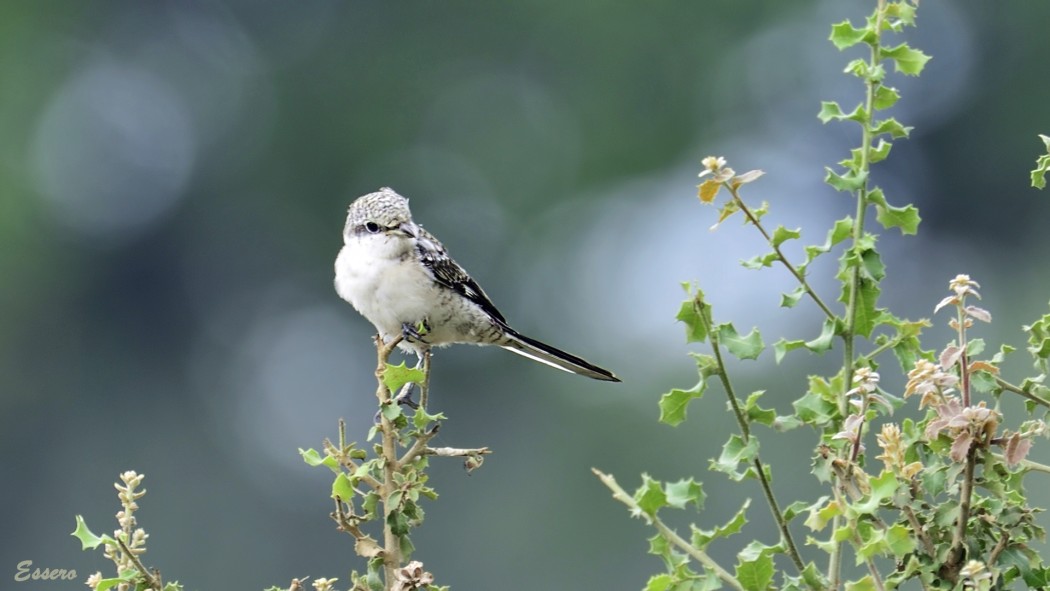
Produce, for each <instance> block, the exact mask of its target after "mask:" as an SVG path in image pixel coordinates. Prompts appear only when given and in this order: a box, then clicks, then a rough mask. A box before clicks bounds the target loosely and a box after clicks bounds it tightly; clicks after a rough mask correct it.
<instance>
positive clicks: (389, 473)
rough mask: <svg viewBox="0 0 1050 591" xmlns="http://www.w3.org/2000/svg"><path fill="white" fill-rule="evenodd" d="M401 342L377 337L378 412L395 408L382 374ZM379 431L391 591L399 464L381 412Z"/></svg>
mask: <svg viewBox="0 0 1050 591" xmlns="http://www.w3.org/2000/svg"><path fill="white" fill-rule="evenodd" d="M399 342H401V337H400V336H398V337H395V338H394V339H393V340H392V341H391V342H389V343H386V344H384V343H383V341H382V339H381V338H380V337H379V336H378V335H377V336H376V349H377V350H378V352H379V355H378V363H377V365H376V381H377V382H378V384H379V385H378V387H377V388H376V398H378V399H379V408H380V409H383V408H385V407H386V406H387V405H389V404H392V403H393V402H392V400H391V396H390V389H389V388H387V387H386V384H385V383H384V382H383V373H384V372H385V371H386V365H387V360H388V359H390V353H391V352H393V350H394V347H396V346H397V344H398V343H399ZM379 421H380V422H379V430H380V432H381V434H382V439H383V443H382V454H383V482H382V485H381V486H380V488H379V497H380V498H381V499H382V501H383V581H384V583H385V584H386V586H387V588H388V589H392V588H393V584H394V581H395V580H396V579H397V569H399V568H400V567H401V540H400V539H399V538H398V536H397V534H395V533H394V529H393V526H392V524H391V522H390V519H389V518H390V516H391V515H392V514H393V513H394V511H396V510H397V506H396V505H395V504H393V503H391V502H390V499H391V497H392V496H393V493H394V491H395V490H396V489H397V483H396V481H395V479H394V475H395V474H397V472H398V470H399V468H400V463H399V462H398V460H397V429H396V428H395V427H394V425H393V423H391V422H390V420H389V419H387V418H386V415H385V414H383V413H382V412H380V413H379Z"/></svg>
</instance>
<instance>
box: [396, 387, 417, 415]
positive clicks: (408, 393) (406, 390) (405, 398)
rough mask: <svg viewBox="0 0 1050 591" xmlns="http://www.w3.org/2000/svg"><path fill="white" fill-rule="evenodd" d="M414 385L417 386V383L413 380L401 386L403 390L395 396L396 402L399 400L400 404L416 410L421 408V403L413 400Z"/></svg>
mask: <svg viewBox="0 0 1050 591" xmlns="http://www.w3.org/2000/svg"><path fill="white" fill-rule="evenodd" d="M412 386H415V384H414V383H412V382H409V383H407V384H405V385H404V386H401V391H400V392H398V393H397V396H395V397H394V402H397V403H398V404H403V405H405V406H407V407H408V408H411V409H412V410H415V409H417V408H419V403H418V402H416V401H415V400H412Z"/></svg>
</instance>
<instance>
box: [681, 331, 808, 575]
mask: <svg viewBox="0 0 1050 591" xmlns="http://www.w3.org/2000/svg"><path fill="white" fill-rule="evenodd" d="M699 312H700V313H699V317H700V321H701V322H703V323H704V324H705V327H704V328H705V329H706V331H707V334H708V339H709V340H710V341H711V349H712V350H713V351H714V354H715V362H716V363H717V364H718V377H719V379H720V380H721V381H722V387H723V388H724V389H725V392H726V396H727V397H728V398H729V405H730V406H731V407H732V409H733V416H735V417H736V421H737V425H739V426H740V432H741V435H742V436H743V439H744V443H747V442H748V441H749V440H750V439H751V429H750V426H749V425H748V422H747V416H746V415H745V414H744V411H743V410H742V409H741V408H740V401H739V400H738V399H737V396H736V390H734V389H733V383H732V382H731V381H730V380H729V372H728V370H727V369H726V365H725V361H724V359H723V358H722V350H721V347H720V346H719V343H718V333H717V332H716V331H715V330H714V329H713V327H712V326H711V324H712V322H711V319H710V318H708V316H707V314H705V313H704V311H703V310H700V311H699ZM751 464H752V465H753V466H754V467H755V472H756V473H757V475H758V482H759V483H760V484H761V485H762V492H763V494H764V495H765V497H766V503H767V504H768V505H769V510H770V511H771V512H772V513H773V518H774V519H775V520H776V522H777V528H778V529H779V530H780V536H781V538H782V539H783V540H784V544H785V546H786V549H787V555H788V557H789V558H791V562H793V563H794V564H795V568H797V569H798V572H799V573H802V571H804V570H805V569H806V564H805V563H804V562H802V555H801V554H799V551H798V547H797V546H795V540H794V538H793V537H792V536H791V530H790V529H788V524H787V520H786V519H784V513H783V512H782V511H781V510H780V505H779V504H778V503H777V499H776V496H774V495H773V486H772V484H770V482H769V477H767V476H766V469H765V466H764V465H763V464H762V460H761V458H759V456H758V453H757V452H756V453H755V457H754V459H753V460H752V461H751Z"/></svg>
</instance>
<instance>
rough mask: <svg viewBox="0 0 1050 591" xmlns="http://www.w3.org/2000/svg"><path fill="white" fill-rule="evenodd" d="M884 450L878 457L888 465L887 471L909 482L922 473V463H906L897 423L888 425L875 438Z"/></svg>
mask: <svg viewBox="0 0 1050 591" xmlns="http://www.w3.org/2000/svg"><path fill="white" fill-rule="evenodd" d="M875 439H876V440H877V441H878V442H879V447H881V448H882V455H879V456H877V458H878V459H880V460H882V463H883V464H885V465H886V469H887V470H889V471H890V472H893V473H894V474H896V475H898V476H901V477H903V478H905V479H907V480H911V479H912V478H913V477H914V476H915V475H916V474H918V473H919V472H920V471H922V462H912V463H910V464H906V463H905V462H904V451H905V446H904V443H903V441H902V439H901V429H900V427H898V426H897V424H896V423H886V424H884V425H883V426H882V432H881V433H879V434H878V435H876V436H875Z"/></svg>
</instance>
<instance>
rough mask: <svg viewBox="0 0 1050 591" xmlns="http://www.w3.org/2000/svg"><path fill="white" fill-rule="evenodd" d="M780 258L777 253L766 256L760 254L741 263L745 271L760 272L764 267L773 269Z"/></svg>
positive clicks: (768, 253) (769, 253)
mask: <svg viewBox="0 0 1050 591" xmlns="http://www.w3.org/2000/svg"><path fill="white" fill-rule="evenodd" d="M779 258H780V257H779V256H778V255H777V253H775V252H767V253H766V254H760V255H756V256H753V257H751V258H749V259H747V260H745V261H740V264H741V265H743V267H744V268H745V269H751V270H758V269H761V268H762V267H772V266H773V263H775V262H776V261H777V259H779Z"/></svg>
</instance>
